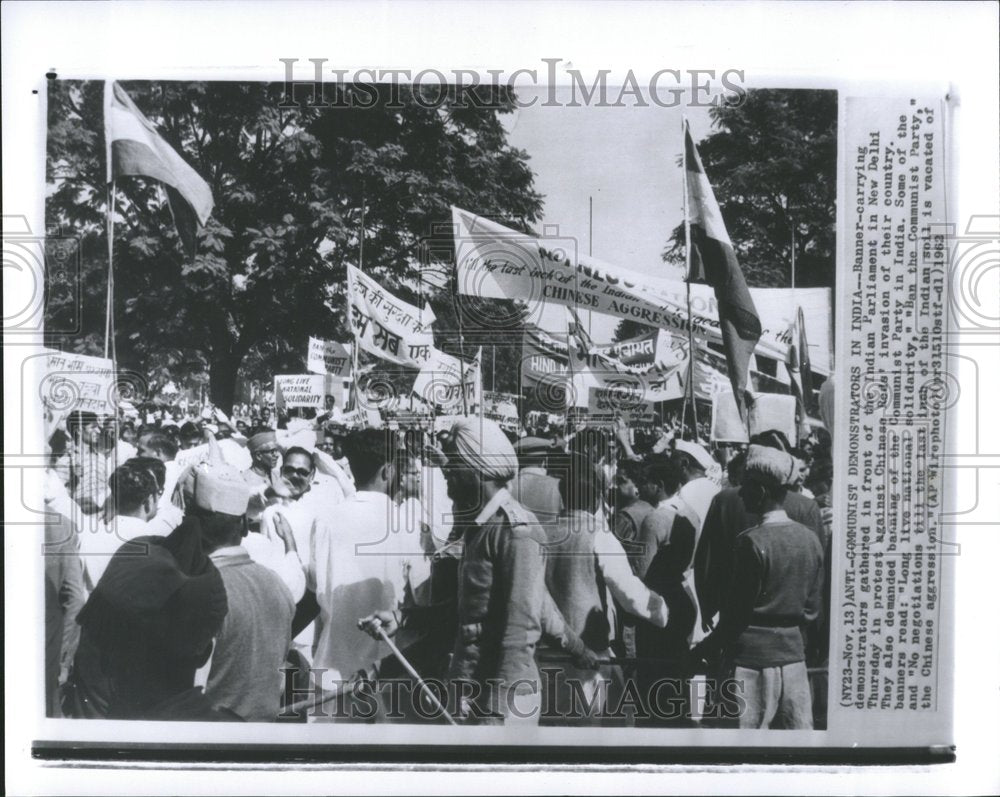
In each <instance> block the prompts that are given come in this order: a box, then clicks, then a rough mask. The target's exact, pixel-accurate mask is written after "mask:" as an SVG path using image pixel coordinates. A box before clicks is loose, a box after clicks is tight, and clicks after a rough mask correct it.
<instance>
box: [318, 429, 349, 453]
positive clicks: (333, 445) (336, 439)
mask: <svg viewBox="0 0 1000 797" xmlns="http://www.w3.org/2000/svg"><path fill="white" fill-rule="evenodd" d="M316 448H318V449H319V450H320V451H322V452H323V453H325V454H329V455H330V456H331V457H333V458H334V459H340V458H341V457H343V456H344V450H343V448H342V447H341V445H340V436H339V435H337V434H335V433H334V432H332V431H331V430H329V429H324V430H323V431H321V432H318V433H317V440H316Z"/></svg>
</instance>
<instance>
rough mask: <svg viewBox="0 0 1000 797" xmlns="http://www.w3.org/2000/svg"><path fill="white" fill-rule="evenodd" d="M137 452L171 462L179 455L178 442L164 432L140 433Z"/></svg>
mask: <svg viewBox="0 0 1000 797" xmlns="http://www.w3.org/2000/svg"><path fill="white" fill-rule="evenodd" d="M136 453H137V454H138V455H139V456H140V457H153V458H155V459H158V460H160V462H170V461H172V460H173V459H174V457H176V456H177V442H176V441H175V440H174V439H173V438H172V437H170V436H169V435H166V434H163V433H162V432H144V433H143V434H141V435H139V442H138V443H137V444H136Z"/></svg>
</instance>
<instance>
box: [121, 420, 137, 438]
mask: <svg viewBox="0 0 1000 797" xmlns="http://www.w3.org/2000/svg"><path fill="white" fill-rule="evenodd" d="M119 436H120V437H121V439H122V440H124V441H125V442H126V443H135V437H136V434H135V424H133V423H132V422H131V421H126V422H125V423H123V424H122V428H121V431H120V432H119Z"/></svg>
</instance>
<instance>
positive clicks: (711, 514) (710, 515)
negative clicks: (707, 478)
mask: <svg viewBox="0 0 1000 797" xmlns="http://www.w3.org/2000/svg"><path fill="white" fill-rule="evenodd" d="M783 508H784V510H785V513H786V514H787V515H788V518H789V519H790V520H794V521H795V522H797V523H801V524H802V525H803V526H806V527H807V528H809V529H812V531H813V533H814V534H815V535H816V538H817V540H819V542H820V544H821V546H822V547H825V542H826V540H825V536H826V534H825V532H824V531H823V519H822V517H821V515H820V511H819V505H818V504H817V503H816V502H815V501H814V500H813V499H811V498H806V497H805V496H804V495H800V494H799V493H793V492H791V491H789V492H788V493H787V494H786V496H785V502H784V506H783ZM760 521H761V518H760V515H756V514H753V513H751V512H748V511H747V509H746V507H745V506H743V499H742V498H740V491H739V488H737V487H730V488H727V489H725V490H723V491H722V492H720V493H719V494H718V495H716V496H715V498H713V499H712V503H711V505H710V506H709V508H708V512H707V514H706V515H705V523H704V525H703V527H702V531H701V537H700V539H699V540H698V550H697V551H696V552H695V558H694V573H695V589H696V590H697V593H698V603H699V605H700V606H701V616H702V617H704V618H706V619H708V618H712V617H714V616H715V613H716V612H718V611H720V610H721V609H722V607H723V606H724V605H725V604H726V600H727V595H728V592H729V589H730V585H731V584H732V575H733V549H734V546H735V544H736V539H737V537H739V535H740V534H741V533H742V532H744V531H746V530H747V529H750V528H753V527H754V526H757V525H759V524H760Z"/></svg>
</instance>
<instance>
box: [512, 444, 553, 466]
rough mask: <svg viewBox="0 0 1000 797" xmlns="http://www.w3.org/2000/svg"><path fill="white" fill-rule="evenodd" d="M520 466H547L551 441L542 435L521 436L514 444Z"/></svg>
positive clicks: (551, 450) (551, 449)
mask: <svg viewBox="0 0 1000 797" xmlns="http://www.w3.org/2000/svg"><path fill="white" fill-rule="evenodd" d="M514 450H515V451H516V452H517V459H518V462H519V464H520V466H521V467H522V468H543V469H544V468H547V467H548V459H549V455H550V454H551V453H553V448H552V441H551V440H548V439H547V438H544V437H522V438H521V439H520V440H518V441H517V442H516V443H515V444H514Z"/></svg>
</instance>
